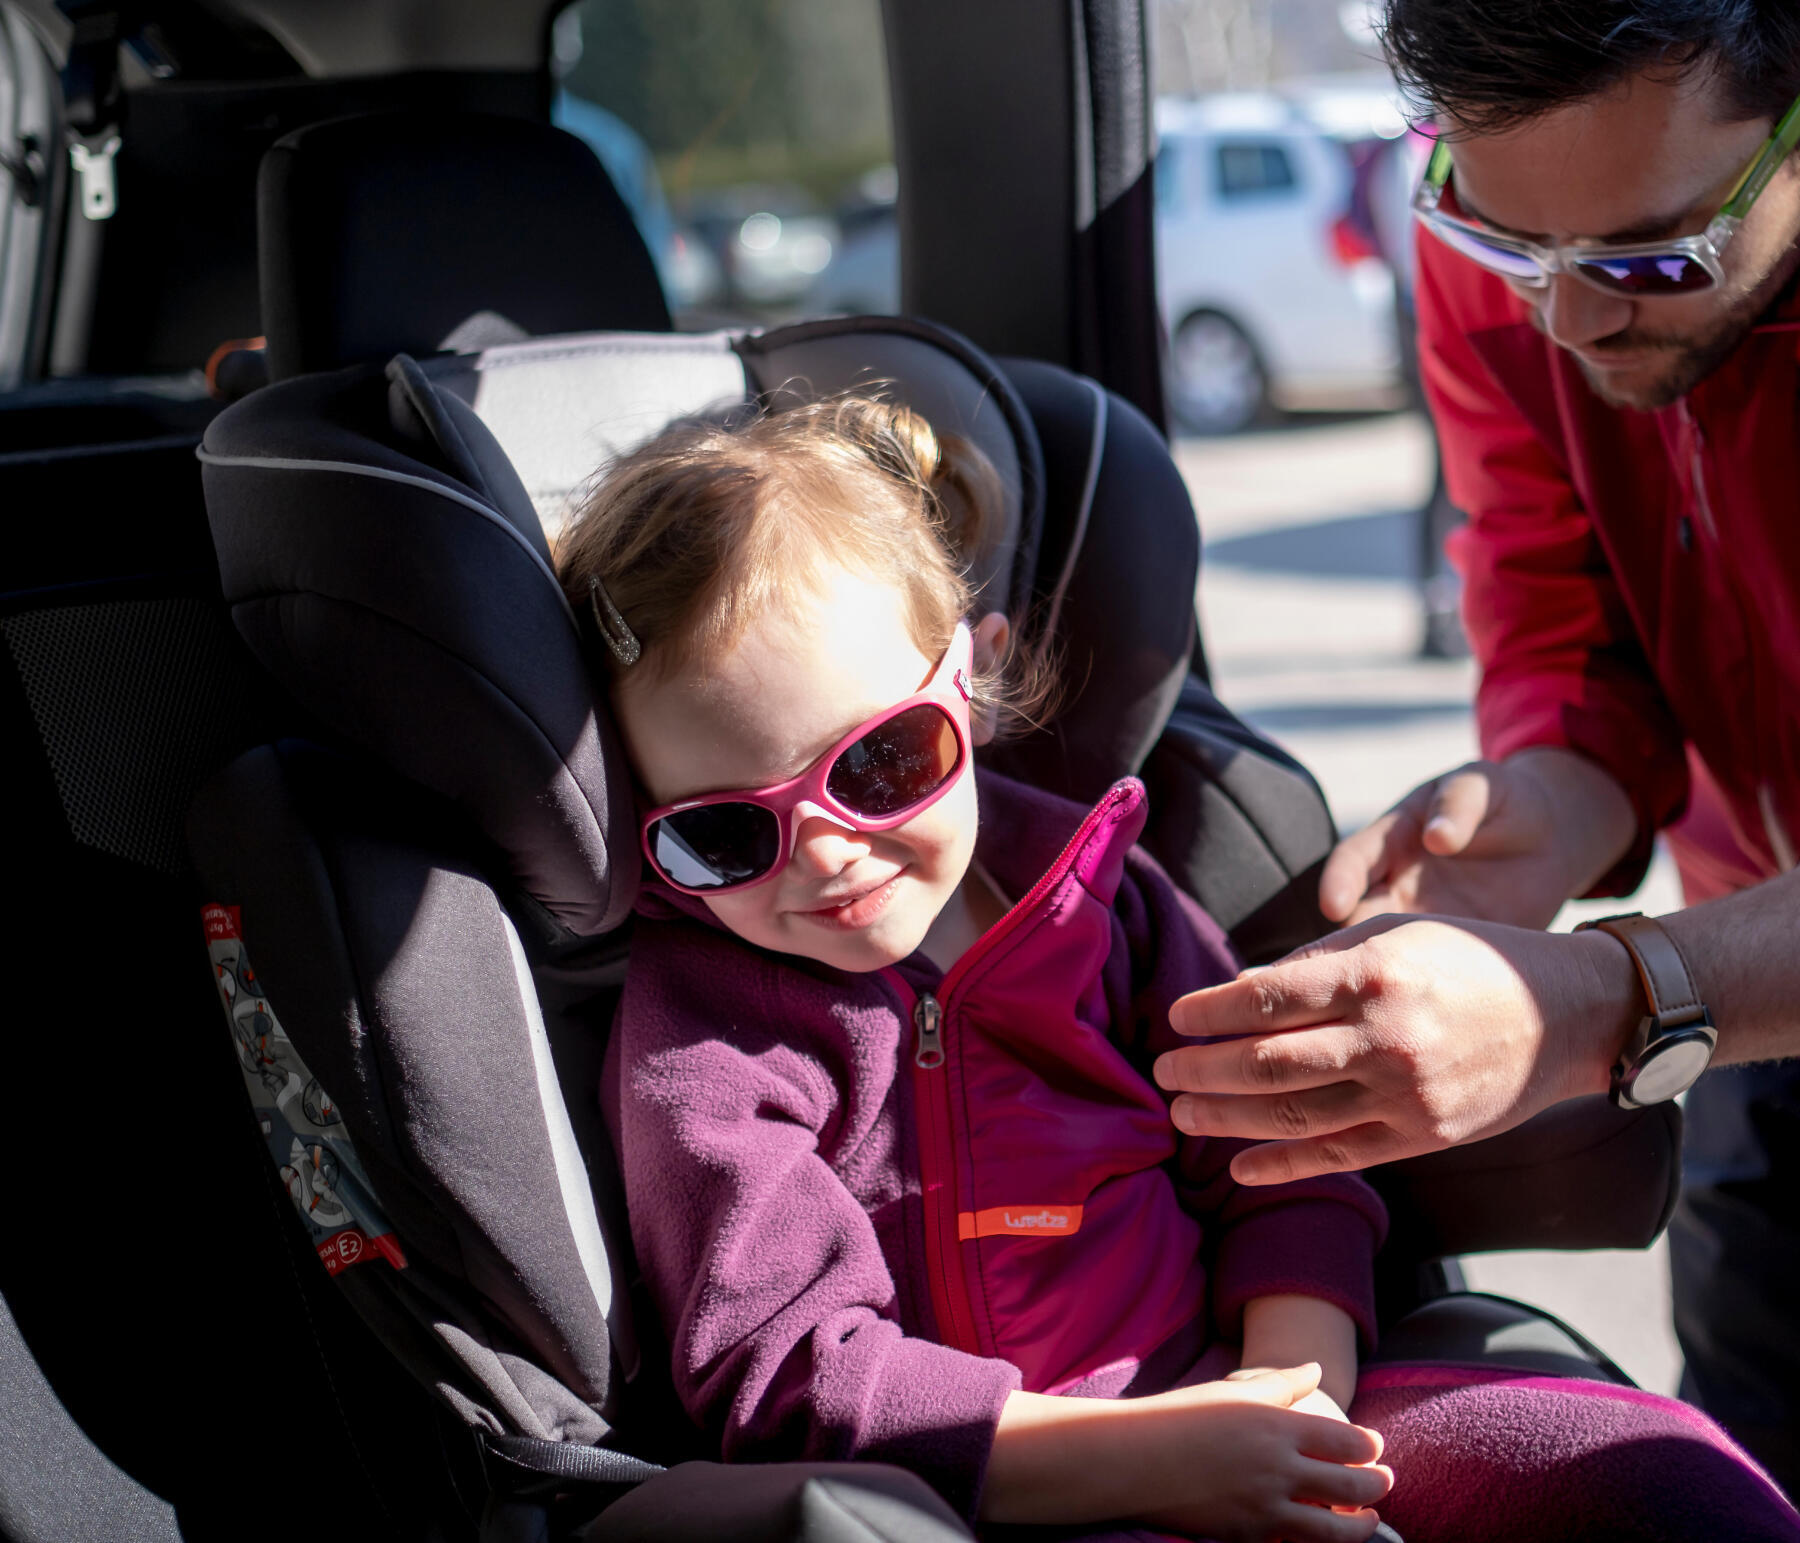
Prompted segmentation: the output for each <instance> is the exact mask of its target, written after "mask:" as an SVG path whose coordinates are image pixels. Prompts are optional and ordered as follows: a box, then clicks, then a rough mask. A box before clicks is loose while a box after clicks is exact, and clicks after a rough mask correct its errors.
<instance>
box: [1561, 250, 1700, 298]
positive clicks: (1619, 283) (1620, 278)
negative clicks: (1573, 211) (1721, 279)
mask: <svg viewBox="0 0 1800 1543" xmlns="http://www.w3.org/2000/svg"><path fill="white" fill-rule="evenodd" d="M1574 266H1575V269H1576V271H1577V272H1578V273H1580V274H1581V275H1582V277H1583V278H1588V279H1592V280H1593V281H1594V282H1595V283H1596V284H1600V285H1602V286H1604V287H1605V288H1607V289H1611V290H1615V291H1616V292H1617V293H1619V294H1621V295H1688V294H1693V293H1695V292H1696V291H1697V290H1702V289H1711V288H1712V285H1713V276H1712V275H1711V274H1710V273H1708V272H1707V271H1706V269H1705V268H1704V267H1703V266H1702V265H1701V263H1700V261H1699V259H1698V258H1694V257H1690V256H1688V255H1687V254H1686V253H1685V252H1662V253H1653V254H1651V255H1649V256H1645V257H1583V258H1580V259H1578V260H1577V261H1576V263H1575V265H1574Z"/></svg>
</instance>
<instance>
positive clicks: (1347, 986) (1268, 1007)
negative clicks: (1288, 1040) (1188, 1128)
mask: <svg viewBox="0 0 1800 1543" xmlns="http://www.w3.org/2000/svg"><path fill="white" fill-rule="evenodd" d="M1356 987H1357V979H1356V971H1355V965H1354V964H1353V963H1346V959H1345V955H1344V954H1342V953H1338V952H1332V953H1317V954H1309V955H1306V956H1304V957H1301V958H1297V959H1290V960H1287V961H1285V962H1284V963H1281V964H1275V965H1270V966H1269V967H1268V968H1267V969H1262V970H1255V971H1246V972H1245V973H1244V974H1243V975H1241V976H1239V977H1238V978H1237V979H1236V980H1232V981H1227V982H1225V984H1224V985H1222V986H1208V987H1207V988H1206V989H1205V990H1203V991H1194V992H1190V993H1189V994H1188V995H1187V996H1184V997H1182V998H1180V999H1179V1000H1178V1001H1177V1002H1176V1003H1175V1004H1174V1006H1173V1007H1171V1008H1170V1009H1169V1022H1170V1023H1171V1024H1173V1025H1174V1027H1175V1032H1176V1033H1178V1034H1187V1035H1190V1036H1192V1037H1194V1038H1200V1037H1202V1036H1207V1037H1216V1036H1219V1035H1224V1034H1263V1033H1267V1032H1268V1031H1269V1030H1271V1029H1303V1028H1307V1027H1310V1026H1311V1025H1313V1024H1315V1023H1325V1022H1328V1021H1329V1020H1331V1019H1333V1018H1341V1017H1343V1016H1344V1015H1345V1013H1346V1011H1347V1010H1348V1009H1349V1007H1350V1005H1351V1004H1352V1003H1353V1002H1354V1001H1355V999H1356ZM1169 1085H1170V1084H1165V1086H1169Z"/></svg>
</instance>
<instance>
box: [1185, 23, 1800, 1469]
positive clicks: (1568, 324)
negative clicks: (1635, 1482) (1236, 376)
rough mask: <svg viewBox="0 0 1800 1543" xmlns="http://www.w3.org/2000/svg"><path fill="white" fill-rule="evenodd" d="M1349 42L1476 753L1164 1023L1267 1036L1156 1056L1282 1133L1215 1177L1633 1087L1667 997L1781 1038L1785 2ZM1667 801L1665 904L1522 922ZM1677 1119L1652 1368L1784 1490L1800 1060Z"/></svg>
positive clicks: (1719, 1088) (1736, 1052)
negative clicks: (1409, 204)
mask: <svg viewBox="0 0 1800 1543" xmlns="http://www.w3.org/2000/svg"><path fill="white" fill-rule="evenodd" d="M1386 41H1387V46H1388V49H1389V53H1390V56H1391V58H1392V59H1393V61H1394V63H1395V65H1396V67H1397V69H1398V71H1399V73H1400V74H1401V76H1402V77H1403V78H1404V79H1405V80H1406V81H1408V83H1409V84H1410V85H1411V86H1412V87H1413V88H1414V90H1415V91H1416V92H1417V94H1418V95H1419V97H1420V98H1421V99H1422V100H1424V101H1427V102H1429V103H1430V104H1431V107H1432V109H1433V113H1434V116H1435V117H1436V119H1437V121H1438V123H1439V125H1440V128H1441V129H1442V131H1443V134H1442V139H1441V141H1440V147H1439V149H1438V151H1437V152H1436V153H1435V154H1434V157H1433V160H1432V163H1431V166H1430V167H1429V168H1428V170H1427V174H1426V177H1425V181H1424V184H1423V186H1422V187H1421V191H1420V196H1419V199H1418V200H1417V208H1418V209H1419V212H1420V222H1421V224H1422V225H1424V226H1426V227H1427V228H1428V229H1429V231H1430V232H1431V234H1429V235H1423V236H1422V238H1421V245H1420V250H1419V273H1418V310H1419V332H1420V347H1421V355H1422V368H1423V373H1424V379H1425V384H1426V391H1427V396H1428V399H1429V401H1430V404H1431V409H1432V413H1433V416H1434V419H1435V421H1436V424H1437V429H1438V434H1439V438H1440V441H1441V444H1442V447H1443V454H1444V462H1445V474H1446V477H1447V479H1448V484H1449V489H1450V493H1451V496H1452V498H1453V499H1454V501H1455V502H1456V503H1457V504H1458V505H1459V506H1461V507H1462V508H1463V509H1465V510H1466V511H1467V512H1468V514H1469V517H1470V524H1469V526H1468V527H1467V529H1466V530H1465V532H1464V533H1463V534H1462V535H1461V537H1460V539H1459V549H1458V552H1457V557H1458V561H1459V565H1460V566H1461V568H1462V570H1463V574H1464V581H1465V600H1464V608H1465V620H1466V622H1467V624H1468V628H1469V632H1470V636H1471V641H1472V643H1473V645H1474V647H1475V650H1476V653H1477V655H1478V657H1479V659H1480V662H1481V666H1482V679H1481V687H1480V692H1479V697H1478V701H1477V716H1478V720H1479V724H1480V729H1481V737H1482V747H1483V751H1484V753H1485V756H1486V759H1485V760H1484V761H1482V762H1480V763H1478V764H1476V765H1473V766H1469V767H1464V768H1461V769H1460V770H1458V771H1455V772H1452V773H1448V774H1446V775H1445V776H1442V777H1439V778H1436V779H1434V780H1433V781H1432V782H1430V783H1428V784H1426V785H1425V786H1423V787H1421V788H1419V789H1417V790H1415V791H1414V792H1413V793H1412V794H1411V795H1409V796H1408V797H1407V798H1406V799H1405V800H1403V801H1402V802H1401V803H1400V804H1399V805H1398V806H1396V808H1395V809H1394V810H1392V811H1390V813H1389V814H1387V815H1386V816H1384V817H1383V818H1382V819H1381V820H1379V821H1377V822H1376V823H1375V824H1374V825H1372V826H1370V827H1369V828H1368V829H1367V830H1364V831H1362V832H1359V833H1358V834H1357V835H1355V836H1352V837H1351V838H1349V839H1348V840H1346V841H1345V842H1343V843H1342V844H1341V845H1340V846H1339V848H1338V849H1337V851H1336V852H1335V853H1334V854H1333V855H1332V858H1331V860H1330V861H1329V863H1328V864H1327V866H1326V869H1325V872H1324V875H1323V878H1322V880H1321V892H1320V901H1321V905H1322V908H1323V909H1324V911H1325V913H1326V914H1327V915H1328V916H1330V917H1332V918H1333V919H1336V920H1340V921H1351V922H1358V923H1361V925H1358V926H1353V927H1352V929H1351V930H1350V931H1348V932H1346V933H1342V934H1339V935H1337V936H1335V937H1333V938H1330V939H1327V940H1326V941H1325V942H1323V943H1322V944H1320V945H1318V946H1317V947H1316V948H1314V949H1312V950H1309V951H1307V957H1304V958H1302V959H1298V960H1295V961H1292V962H1287V963H1284V964H1281V965H1278V966H1276V967H1275V968H1274V969H1272V970H1270V971H1267V972H1263V973H1260V974H1258V975H1256V976H1253V977H1251V978H1248V979H1246V980H1244V981H1242V982H1239V983H1237V984H1235V985H1231V986H1225V987H1222V988H1218V989H1216V990H1214V991H1211V992H1203V993H1197V994H1196V995H1195V996H1193V997H1190V998H1188V999H1187V1001H1186V1002H1185V1003H1184V1004H1183V1005H1182V1007H1181V1008H1180V1009H1179V1010H1178V1014H1177V1017H1178V1027H1181V1028H1182V1029H1184V1030H1185V1031H1186V1032H1190V1033H1194V1034H1204V1035H1217V1034H1243V1033H1252V1034H1253V1035H1254V1034H1255V1031H1258V1030H1261V1031H1269V1032H1266V1033H1264V1034H1261V1035H1257V1036H1256V1037H1252V1038H1249V1039H1245V1040H1240V1041H1238V1042H1235V1043H1227V1044H1216V1045H1209V1046H1196V1047H1193V1048H1190V1049H1184V1050H1181V1051H1177V1052H1174V1053H1173V1054H1171V1055H1169V1056H1166V1057H1165V1058H1164V1061H1163V1064H1162V1065H1161V1066H1160V1067H1159V1076H1160V1078H1161V1079H1162V1080H1163V1081H1164V1083H1165V1084H1166V1085H1167V1086H1169V1087H1172V1088H1177V1089H1181V1090H1185V1091H1184V1096H1182V1097H1179V1098H1177V1099H1176V1100H1175V1105H1174V1116H1175V1119H1176V1122H1177V1124H1179V1125H1181V1126H1182V1127H1183V1128H1184V1129H1188V1130H1196V1131H1198V1130H1204V1131H1209V1132H1217V1133H1220V1134H1229V1135H1244V1136H1253V1137H1262V1138H1287V1139H1286V1140H1285V1141H1283V1142H1282V1143H1281V1144H1279V1145H1274V1146H1269V1147H1263V1148H1258V1149H1255V1150H1254V1151H1251V1152H1247V1153H1245V1154H1243V1155H1242V1156H1240V1158H1239V1159H1238V1162H1237V1163H1236V1164H1235V1165H1234V1171H1235V1172H1236V1173H1237V1175H1238V1177H1239V1178H1240V1179H1244V1180H1247V1181H1251V1182H1268V1181H1275V1180H1280V1179H1284V1178H1288V1177H1298V1176H1300V1175H1303V1174H1307V1173H1316V1172H1321V1171H1328V1170H1331V1169H1334V1168H1339V1167H1355V1166H1362V1165H1365V1164H1368V1163H1371V1162H1380V1161H1385V1160H1388V1159H1391V1158H1394V1157H1398V1156H1404V1155H1407V1154H1409V1153H1414V1152H1419V1151H1427V1150H1431V1149H1433V1148H1434V1147H1439V1146H1444V1145H1449V1144H1452V1143H1454V1142H1457V1141H1464V1140H1469V1139H1472V1138H1475V1137H1478V1136H1482V1135H1488V1134H1493V1133H1494V1132H1496V1131H1499V1130H1503V1129H1505V1128H1507V1127H1509V1126H1511V1125H1513V1124H1516V1123H1518V1122H1519V1121H1520V1120H1521V1119H1524V1118H1526V1117H1528V1116H1529V1115H1531V1114H1534V1113H1536V1112H1537V1111H1538V1110H1540V1109H1542V1108H1544V1107H1546V1106H1547V1105H1548V1104H1550V1103H1553V1102H1555V1101H1557V1100H1558V1099H1560V1098H1565V1097H1570V1096H1573V1095H1575V1094H1578V1093H1586V1092H1600V1091H1605V1090H1606V1089H1607V1087H1608V1085H1609V1082H1610V1083H1611V1084H1612V1085H1613V1086H1614V1089H1615V1094H1616V1096H1619V1097H1621V1098H1623V1099H1624V1100H1625V1101H1627V1102H1629V1101H1631V1099H1632V1097H1633V1094H1634V1092H1635V1094H1636V1095H1637V1097H1638V1101H1640V1102H1650V1101H1653V1100H1654V1099H1655V1098H1660V1097H1667V1096H1671V1095H1672V1094H1673V1093H1674V1092H1675V1091H1678V1090H1679V1089H1680V1088H1682V1087H1685V1086H1686V1085H1687V1084H1688V1083H1689V1082H1691V1081H1692V1080H1693V1078H1694V1077H1695V1076H1697V1075H1698V1073H1699V1071H1700V1069H1701V1068H1702V1067H1703V1066H1704V1064H1705V1061H1706V1054H1707V1051H1708V1050H1709V1049H1710V1048H1711V1031H1710V1030H1709V1029H1707V1028H1705V1026H1704V1024H1703V1022H1702V1021H1701V1020H1700V1019H1699V1017H1698V1007H1699V1005H1700V1004H1704V1006H1705V1007H1706V1008H1707V1009H1709V1010H1710V1014H1711V1022H1712V1024H1714V1025H1716V1027H1717V1037H1718V1043H1717V1052H1716V1054H1715V1055H1714V1057H1713V1059H1714V1064H1715V1065H1725V1064H1727V1063H1741V1062H1746V1061H1751V1060H1757V1059H1766V1058H1771V1057H1778V1056H1796V1055H1800V875H1796V874H1792V873H1790V872H1789V870H1791V869H1793V868H1794V865H1795V833H1800V295H1797V294H1796V290H1797V288H1800V286H1797V285H1796V283H1795V274H1796V270H1797V269H1800V168H1797V167H1796V164H1795V162H1794V159H1793V157H1792V155H1791V153H1790V152H1791V151H1792V149H1793V145H1794V143H1795V141H1796V140H1800V105H1797V104H1796V98H1797V97H1800V6H1795V5H1792V4H1790V3H1783V0H1482V3H1480V4H1469V3H1468V0H1388V8H1387V16H1386ZM1433 236H1435V237H1436V238H1437V239H1433ZM1677 821H1678V822H1679V823H1672V822H1677ZM1663 828H1669V839H1670V844H1671V846H1672V847H1673V849H1674V851H1675V854H1676V857H1677V860H1678V863H1679V865H1680V868H1681V873H1682V878H1683V882H1684V886H1685V888H1686V891H1687V897H1688V899H1689V902H1690V905H1691V906H1693V908H1692V909H1690V910H1688V911H1685V912H1683V913H1682V914H1680V915H1679V916H1676V917H1671V918H1667V919H1665V923H1664V924H1663V926H1662V927H1661V928H1658V927H1657V926H1656V925H1655V924H1652V923H1642V922H1640V923H1625V924H1620V925H1619V926H1617V927H1616V928H1614V929H1613V931H1611V932H1587V933H1581V934H1577V935H1575V936H1573V937H1552V936H1549V935H1547V934H1543V933H1541V932H1535V931H1531V930H1528V929H1536V928H1542V927H1543V926H1544V925H1545V924H1546V923H1548V922H1549V920H1550V919H1551V917H1552V916H1553V915H1554V914H1555V913H1556V911H1557V909H1558V907H1559V906H1560V905H1561V904H1562V902H1563V901H1564V900H1565V899H1567V898H1569V897H1570V896H1575V895H1581V894H1602V895H1605V894H1622V893H1629V892H1630V891H1631V890H1632V889H1633V888H1635V887H1636V885H1637V884H1638V882H1639V881H1640V879H1641V877H1642V874H1643V871H1644V867H1645V863H1646V861H1647V859H1648V855H1649V852H1650V847H1651V841H1652V838H1653V836H1654V835H1655V833H1656V832H1657V831H1658V830H1659V829H1663ZM1721 897H1724V898H1721ZM1705 901H1710V902H1711V903H1709V904H1695V903H1696V902H1705ZM1392 912H1433V913H1440V915H1442V916H1446V917H1447V916H1455V917H1462V918H1472V919H1473V920H1469V921H1464V922H1460V923H1457V922H1450V921H1448V920H1447V919H1444V920H1433V921H1417V922H1404V919H1403V918H1399V919H1397V918H1395V917H1392V916H1389V917H1388V918H1387V919H1385V920H1382V921H1368V920H1365V919H1366V918H1370V917H1374V916H1377V915H1378V914H1380V913H1392ZM1640 961H1645V962H1643V963H1640ZM1659 961H1660V962H1659ZM1659 970H1660V971H1661V975H1660V977H1659V974H1658V972H1659ZM1646 982H1648V986H1646V984H1645V983H1646ZM1647 992H1648V994H1649V995H1650V996H1651V998H1652V1000H1651V1001H1650V1002H1648V1003H1647V1002H1646V995H1647ZM1672 998H1679V999H1680V1000H1679V1001H1677V1002H1676V1003H1675V1007H1676V1008H1679V1010H1678V1011H1676V1010H1670V1011H1666V1012H1665V1011H1664V1010H1665V1009H1667V1008H1670V999H1672ZM1690 998H1691V1000H1690ZM1647 1019H1648V1027H1647V1028H1645V1029H1643V1030H1641V1031H1640V1030H1639V1029H1638V1028H1637V1026H1638V1025H1639V1024H1640V1023H1643V1022H1645V1021H1646V1020H1647ZM1676 1025H1679V1027H1675V1026H1676ZM1663 1052H1668V1053H1667V1054H1664V1053H1663ZM1688 1120H1689V1132H1690V1139H1689V1146H1688V1151H1687V1154H1686V1159H1687V1180H1688V1190H1687V1194H1686V1196H1685V1198H1684V1201H1683V1205H1682V1209H1681V1212H1680V1214H1679V1216H1678V1218H1677V1221H1676V1224H1675V1226H1674V1229H1673V1244H1674V1254H1675V1272H1676V1314H1677V1326H1678V1329H1679V1331H1680V1333H1681V1337H1682V1341H1683V1345H1684V1349H1685V1351H1686V1353H1687V1358H1688V1382H1687V1384H1686V1385H1685V1387H1684V1391H1685V1392H1687V1393H1688V1394H1689V1395H1690V1396H1692V1397H1694V1398H1695V1399H1696V1400H1697V1401H1698V1402H1700V1403H1702V1404H1703V1405H1704V1406H1705V1407H1706V1408H1707V1409H1708V1410H1709V1411H1710V1412H1712V1413H1714V1414H1715V1415H1717V1416H1718V1417H1720V1418H1721V1419H1722V1420H1723V1421H1724V1423H1726V1424H1727V1425H1729V1426H1730V1427H1731V1428H1732V1429H1733V1430H1734V1432H1735V1433H1736V1434H1737V1435H1738V1436H1739V1437H1740V1438H1741V1439H1743V1440H1744V1441H1745V1443H1746V1444H1747V1445H1749V1446H1750V1447H1751V1448H1752V1450H1754V1451H1756V1452H1757V1453H1758V1455H1759V1456H1761V1457H1763V1459H1764V1460H1765V1461H1766V1462H1767V1463H1769V1464H1770V1466H1771V1467H1773V1468H1775V1469H1776V1470H1777V1471H1778V1474H1779V1476H1781V1477H1783V1478H1784V1479H1785V1481H1786V1482H1787V1483H1788V1485H1789V1486H1790V1487H1800V1438H1797V1437H1796V1431H1795V1428H1796V1426H1797V1425H1800V1391H1796V1390H1800V1072H1797V1071H1796V1070H1795V1068H1794V1067H1782V1068H1773V1069H1771V1068H1758V1069H1741V1070H1728V1071H1715V1072H1714V1073H1713V1074H1712V1075H1711V1076H1709V1077H1707V1078H1705V1079H1703V1080H1701V1081H1700V1082H1699V1083H1698V1084H1697V1085H1696V1086H1694V1088H1693V1091H1692V1093H1691V1095H1690V1098H1689V1102H1688Z"/></svg>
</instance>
